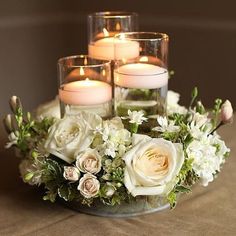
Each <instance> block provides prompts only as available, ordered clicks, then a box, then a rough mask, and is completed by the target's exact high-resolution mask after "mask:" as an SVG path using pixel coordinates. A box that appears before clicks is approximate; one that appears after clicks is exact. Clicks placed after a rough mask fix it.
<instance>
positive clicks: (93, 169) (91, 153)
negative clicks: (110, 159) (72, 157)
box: [76, 148, 102, 174]
mask: <svg viewBox="0 0 236 236" xmlns="http://www.w3.org/2000/svg"><path fill="white" fill-rule="evenodd" d="M76 159H77V160H76V166H77V168H78V169H79V170H80V171H81V172H83V173H87V172H89V173H91V174H97V173H98V172H99V171H100V170H101V166H102V157H101V156H100V155H99V153H98V152H97V151H96V150H95V149H90V148H89V149H87V150H86V151H84V152H82V153H80V154H79V155H78V156H77V157H76Z"/></svg>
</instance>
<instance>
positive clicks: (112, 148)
mask: <svg viewBox="0 0 236 236" xmlns="http://www.w3.org/2000/svg"><path fill="white" fill-rule="evenodd" d="M116 150H117V146H116V144H115V143H113V142H111V141H107V142H106V143H105V151H104V154H105V155H107V156H111V157H112V158H114V157H115V156H116Z"/></svg>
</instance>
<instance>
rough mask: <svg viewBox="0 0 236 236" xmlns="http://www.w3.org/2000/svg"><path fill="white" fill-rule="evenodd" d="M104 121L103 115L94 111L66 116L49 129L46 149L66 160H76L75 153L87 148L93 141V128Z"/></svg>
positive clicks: (69, 161)
mask: <svg viewBox="0 0 236 236" xmlns="http://www.w3.org/2000/svg"><path fill="white" fill-rule="evenodd" d="M101 122H102V119H101V117H99V116H98V115H96V114H93V113H87V112H81V113H79V114H78V115H76V116H65V117H64V118H63V119H61V120H58V121H57V122H56V123H55V124H54V125H52V126H51V128H50V130H49V135H48V138H47V140H46V142H45V149H46V150H47V151H48V152H49V153H51V154H53V155H55V156H57V157H59V158H61V159H62V160H64V161H66V162H67V163H72V162H73V161H75V159H76V157H75V153H76V152H77V153H78V152H82V151H84V150H86V149H87V148H88V147H89V146H90V144H91V143H92V141H93V138H94V132H93V130H94V129H95V128H96V127H97V126H98V125H100V124H101Z"/></svg>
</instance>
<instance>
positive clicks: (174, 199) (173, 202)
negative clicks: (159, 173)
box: [167, 191, 177, 209]
mask: <svg viewBox="0 0 236 236" xmlns="http://www.w3.org/2000/svg"><path fill="white" fill-rule="evenodd" d="M167 201H168V202H169V203H170V207H171V209H173V208H175V206H176V202H177V195H176V193H175V191H171V192H170V193H169V194H168V196H167Z"/></svg>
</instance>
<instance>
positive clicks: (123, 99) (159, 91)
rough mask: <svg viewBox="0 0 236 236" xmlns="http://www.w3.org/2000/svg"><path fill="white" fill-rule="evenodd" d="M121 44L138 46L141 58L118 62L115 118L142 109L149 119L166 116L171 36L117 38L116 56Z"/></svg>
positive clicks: (123, 35)
mask: <svg viewBox="0 0 236 236" xmlns="http://www.w3.org/2000/svg"><path fill="white" fill-rule="evenodd" d="M119 41H126V42H127V41H130V42H135V43H137V44H138V45H139V46H138V47H139V55H138V56H136V57H135V58H134V57H133V58H129V57H123V58H119V59H117V60H116V61H115V69H114V84H115V94H114V97H115V98H114V102H115V113H116V115H118V116H125V115H127V113H128V110H131V111H133V110H136V111H140V110H142V111H144V114H145V116H146V117H149V118H156V117H157V115H164V114H165V112H166V97H167V90H168V70H167V60H168V41H169V38H168V36H167V35H166V34H163V33H154V32H131V33H121V34H118V35H116V36H115V55H116V54H118V55H119V54H120V52H119V44H120V42H119Z"/></svg>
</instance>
